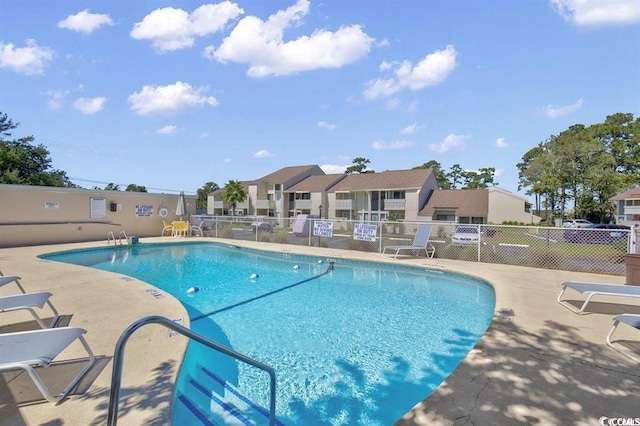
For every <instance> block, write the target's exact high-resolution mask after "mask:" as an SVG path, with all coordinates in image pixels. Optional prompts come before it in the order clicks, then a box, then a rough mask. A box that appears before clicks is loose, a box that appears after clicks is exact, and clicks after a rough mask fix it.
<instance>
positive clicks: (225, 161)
mask: <svg viewBox="0 0 640 426" xmlns="http://www.w3.org/2000/svg"><path fill="white" fill-rule="evenodd" d="M231 161H232V160H231V158H225V159H224V160H222V162H223V163H224V164H231Z"/></svg>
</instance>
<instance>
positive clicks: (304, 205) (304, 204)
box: [293, 200, 313, 210]
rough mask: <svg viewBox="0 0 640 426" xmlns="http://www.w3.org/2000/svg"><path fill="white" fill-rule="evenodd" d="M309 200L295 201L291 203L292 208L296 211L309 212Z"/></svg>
mask: <svg viewBox="0 0 640 426" xmlns="http://www.w3.org/2000/svg"><path fill="white" fill-rule="evenodd" d="M312 205H313V204H312V203H311V200H295V201H294V202H293V208H294V209H296V210H311V207H312Z"/></svg>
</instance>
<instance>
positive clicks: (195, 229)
mask: <svg viewBox="0 0 640 426" xmlns="http://www.w3.org/2000/svg"><path fill="white" fill-rule="evenodd" d="M203 224H204V219H202V218H198V219H196V222H195V223H194V224H192V225H191V226H190V227H189V235H191V236H193V235H197V236H198V237H202V236H203V235H202V227H203Z"/></svg>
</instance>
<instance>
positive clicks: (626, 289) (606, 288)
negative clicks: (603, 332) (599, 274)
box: [558, 281, 640, 314]
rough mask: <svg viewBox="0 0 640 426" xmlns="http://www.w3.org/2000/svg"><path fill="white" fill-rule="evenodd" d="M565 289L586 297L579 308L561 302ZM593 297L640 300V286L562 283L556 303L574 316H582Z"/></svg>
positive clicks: (563, 301)
mask: <svg viewBox="0 0 640 426" xmlns="http://www.w3.org/2000/svg"><path fill="white" fill-rule="evenodd" d="M567 288H570V289H572V290H575V291H577V292H578V293H580V294H583V295H586V297H587V298H586V299H585V301H584V303H583V304H582V306H581V307H580V308H576V307H575V306H573V305H572V304H570V303H568V302H567V301H566V300H562V296H563V295H564V292H565V291H566V289H567ZM594 296H622V297H638V298H640V286H632V285H622V284H602V283H588V282H579V281H565V282H563V283H562V290H561V291H560V294H559V295H558V303H559V304H561V305H562V306H564V307H565V308H567V309H569V310H570V311H572V312H575V313H576V314H584V313H585V312H584V310H585V309H586V308H587V305H588V304H589V302H591V299H592V298H593V297H594Z"/></svg>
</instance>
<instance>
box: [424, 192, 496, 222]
mask: <svg viewBox="0 0 640 426" xmlns="http://www.w3.org/2000/svg"><path fill="white" fill-rule="evenodd" d="M436 210H438V211H443V210H455V214H456V216H475V217H486V216H487V215H488V214H489V190H488V189H486V188H485V189H437V190H435V191H433V194H431V197H430V198H429V201H427V204H426V205H425V206H424V208H423V209H422V210H420V213H419V214H420V215H433V214H434V213H435V211H436Z"/></svg>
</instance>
